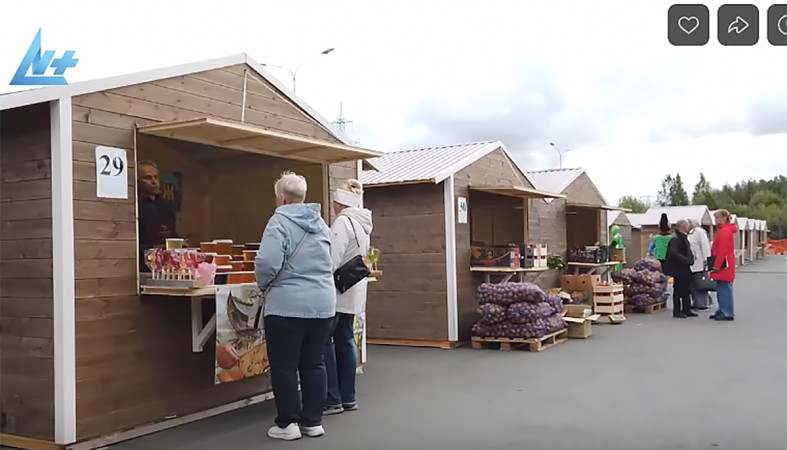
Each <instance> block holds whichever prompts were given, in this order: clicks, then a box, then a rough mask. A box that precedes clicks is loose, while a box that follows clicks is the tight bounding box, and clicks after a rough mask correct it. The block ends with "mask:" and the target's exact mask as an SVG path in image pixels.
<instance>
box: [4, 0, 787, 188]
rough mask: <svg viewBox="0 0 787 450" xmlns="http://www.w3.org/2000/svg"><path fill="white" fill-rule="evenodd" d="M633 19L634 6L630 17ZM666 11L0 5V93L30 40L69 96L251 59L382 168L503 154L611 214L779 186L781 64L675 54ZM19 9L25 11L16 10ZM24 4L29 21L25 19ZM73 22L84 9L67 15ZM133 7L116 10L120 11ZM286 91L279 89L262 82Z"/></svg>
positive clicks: (783, 135) (785, 158)
mask: <svg viewBox="0 0 787 450" xmlns="http://www.w3.org/2000/svg"><path fill="white" fill-rule="evenodd" d="M634 3H636V5H634ZM670 4H671V3H669V2H661V1H648V2H631V1H628V2H626V1H619V2H612V1H606V2H605V1H593V2H587V1H580V0H575V1H556V0H552V1H484V2H480V1H477V0H476V1H464V0H452V1H429V0H421V1H338V0H336V1H332V2H327V1H316V0H315V1H295V0H290V1H286V2H285V1H276V2H273V1H251V0H248V1H231V0H223V1H221V2H217V1H188V2H184V1H166V2H165V1H162V0H158V1H147V0H135V1H134V2H131V3H128V4H125V3H121V2H108V1H80V2H65V1H39V2H36V3H35V4H31V3H28V4H23V3H21V2H3V4H2V6H1V7H0V46H2V47H0V48H2V51H0V79H5V80H8V81H3V82H2V86H0V92H8V91H10V90H16V89H18V88H17V87H14V86H8V82H10V79H11V77H12V76H13V73H14V72H15V70H16V68H17V66H18V65H19V62H20V61H21V58H22V56H23V54H24V53H25V51H26V50H27V47H28V46H29V45H30V41H31V40H32V38H33V36H34V35H35V33H36V31H37V30H38V28H39V27H42V28H43V30H42V40H43V47H44V49H51V50H56V51H57V56H60V54H61V53H62V51H63V50H67V49H73V50H76V56H77V57H78V58H80V61H79V63H78V65H77V67H76V68H74V69H70V70H69V71H68V72H66V75H67V79H68V81H69V82H75V81H82V80H87V79H94V78H101V77H105V76H111V75H119V74H123V73H127V72H134V71H140V70H147V69H153V68H157V67H163V66H168V65H176V64H181V63H186V62H192V61H196V60H202V59H209V58H214V57H220V56H226V55H229V54H234V53H239V52H246V53H248V54H249V55H250V56H251V57H252V58H254V59H255V60H257V61H258V62H261V63H270V64H281V65H286V66H291V67H293V68H294V67H295V66H297V65H298V64H299V63H301V62H303V61H304V60H309V59H310V58H311V57H312V56H313V55H317V54H319V53H320V52H321V51H322V50H323V49H325V48H328V47H335V48H336V51H335V52H333V53H331V54H330V55H326V56H319V57H317V58H316V59H313V60H311V61H309V62H308V63H307V64H305V65H304V66H303V67H302V68H301V70H300V72H299V73H298V94H299V96H301V97H303V98H304V99H305V100H306V101H307V102H309V103H310V104H311V105H312V106H314V107H315V109H317V110H318V111H319V112H320V113H321V114H322V115H324V116H326V117H327V118H329V119H331V120H333V119H335V118H336V116H337V114H338V110H339V103H340V102H341V103H343V104H344V113H345V116H346V117H347V118H348V119H350V120H352V121H353V123H352V124H350V125H348V126H347V133H348V134H349V135H350V136H351V137H352V138H353V139H355V140H356V141H359V142H360V144H361V145H362V146H364V147H368V148H373V149H378V150H382V151H388V150H398V149H404V148H411V147H421V146H430V145H449V144H456V143H461V142H467V141H478V140H489V139H499V140H502V141H503V142H504V143H505V144H506V145H507V146H508V148H509V149H510V150H511V151H512V152H513V153H514V155H515V157H516V159H517V162H518V163H519V164H520V165H521V166H522V167H523V168H524V169H526V170H535V169H547V168H556V167H557V166H558V155H557V152H556V151H555V150H554V149H553V148H551V147H550V146H549V142H555V143H556V144H557V145H558V146H559V147H561V148H562V149H571V151H570V152H568V153H567V154H566V155H565V157H564V167H584V168H586V169H587V170H588V171H589V173H590V176H591V177H592V178H593V180H594V182H595V183H596V184H597V186H598V187H599V188H600V190H601V191H602V193H603V194H604V195H605V196H606V197H607V200H608V201H609V202H610V203H617V200H618V198H619V197H620V196H622V195H626V194H630V195H635V196H646V195H655V194H656V192H657V190H658V188H659V184H660V180H661V178H663V176H664V174H666V173H667V172H672V173H675V172H677V171H680V172H681V174H682V175H683V176H684V180H685V182H686V184H687V188H688V190H689V193H691V189H692V188H693V185H694V183H696V181H697V179H698V177H699V172H700V171H703V172H705V174H706V176H707V177H708V178H709V179H710V181H711V183H712V185H714V186H717V187H718V186H721V185H722V184H723V183H730V182H735V181H738V180H741V179H747V178H770V177H773V176H775V175H779V174H787V47H774V46H772V45H770V44H769V43H768V41H767V38H766V34H765V23H764V22H765V17H766V11H767V8H768V6H769V5H770V4H771V3H770V2H767V3H766V2H756V4H757V5H758V6H759V9H760V16H761V24H760V35H761V38H760V42H759V43H758V44H757V45H756V46H753V47H723V46H721V45H720V44H719V43H718V41H717V40H716V20H715V17H716V10H717V8H718V7H719V6H720V5H721V4H722V2H709V3H706V4H707V5H708V6H709V8H710V16H711V37H710V41H709V43H708V44H707V45H706V46H704V47H673V46H671V45H670V44H669V41H668V40H667V35H666V33H667V9H668V8H669V6H670ZM23 5H31V6H23ZM33 5H34V6H33ZM77 5H78V6H77ZM126 5H128V6H126ZM271 72H273V73H274V74H275V75H276V76H279V77H280V78H281V79H282V81H284V82H285V83H286V84H287V85H289V84H290V78H289V74H288V73H287V72H286V71H282V70H280V69H271Z"/></svg>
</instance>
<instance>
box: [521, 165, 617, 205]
mask: <svg viewBox="0 0 787 450" xmlns="http://www.w3.org/2000/svg"><path fill="white" fill-rule="evenodd" d="M583 173H585V169H554V170H538V171H530V172H528V173H527V176H528V178H530V180H531V181H532V182H533V185H534V186H535V187H536V188H537V189H541V190H542V191H549V192H557V193H561V194H562V193H563V191H565V190H566V189H568V187H569V186H571V183H573V182H574V181H575V180H576V179H577V178H579V176H580V175H582V174H583ZM604 203H606V202H604Z"/></svg>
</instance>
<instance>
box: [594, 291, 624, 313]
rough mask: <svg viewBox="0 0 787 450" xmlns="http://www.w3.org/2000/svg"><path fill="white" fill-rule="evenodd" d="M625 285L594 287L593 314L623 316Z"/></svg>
mask: <svg viewBox="0 0 787 450" xmlns="http://www.w3.org/2000/svg"><path fill="white" fill-rule="evenodd" d="M623 301H624V296H623V284H599V285H596V286H593V313H595V314H622V313H623V312H624V309H625V308H624V306H623Z"/></svg>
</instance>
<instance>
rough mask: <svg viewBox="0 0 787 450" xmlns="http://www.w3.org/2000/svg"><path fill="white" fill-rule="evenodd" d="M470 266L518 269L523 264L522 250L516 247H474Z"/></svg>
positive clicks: (471, 250)
mask: <svg viewBox="0 0 787 450" xmlns="http://www.w3.org/2000/svg"><path fill="white" fill-rule="evenodd" d="M470 252H471V254H470V264H471V265H472V266H476V267H505V268H509V269H518V268H519V267H520V263H521V255H520V248H519V247H518V246H516V245H508V246H493V247H472V248H471V249H470Z"/></svg>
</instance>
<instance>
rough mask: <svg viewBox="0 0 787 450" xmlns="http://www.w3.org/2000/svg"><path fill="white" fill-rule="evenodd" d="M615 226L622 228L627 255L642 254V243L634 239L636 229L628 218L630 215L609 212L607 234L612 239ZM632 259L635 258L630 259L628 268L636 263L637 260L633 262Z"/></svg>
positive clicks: (620, 212)
mask: <svg viewBox="0 0 787 450" xmlns="http://www.w3.org/2000/svg"><path fill="white" fill-rule="evenodd" d="M614 225H617V226H618V228H620V234H621V235H622V236H623V246H624V247H625V249H626V254H627V255H628V254H631V255H638V254H640V252H641V251H642V249H641V243H640V241H638V240H637V241H635V240H634V239H633V234H634V232H633V230H634V227H633V225H632V223H631V220H630V219H629V217H628V213H626V212H624V211H607V228H608V230H607V232H608V233H609V236H610V239H611V237H612V227H613V226H614ZM632 259H634V258H633V257H632V258H628V261H627V263H626V265H627V266H628V267H632V266H633V265H634V263H636V260H634V261H632Z"/></svg>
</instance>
